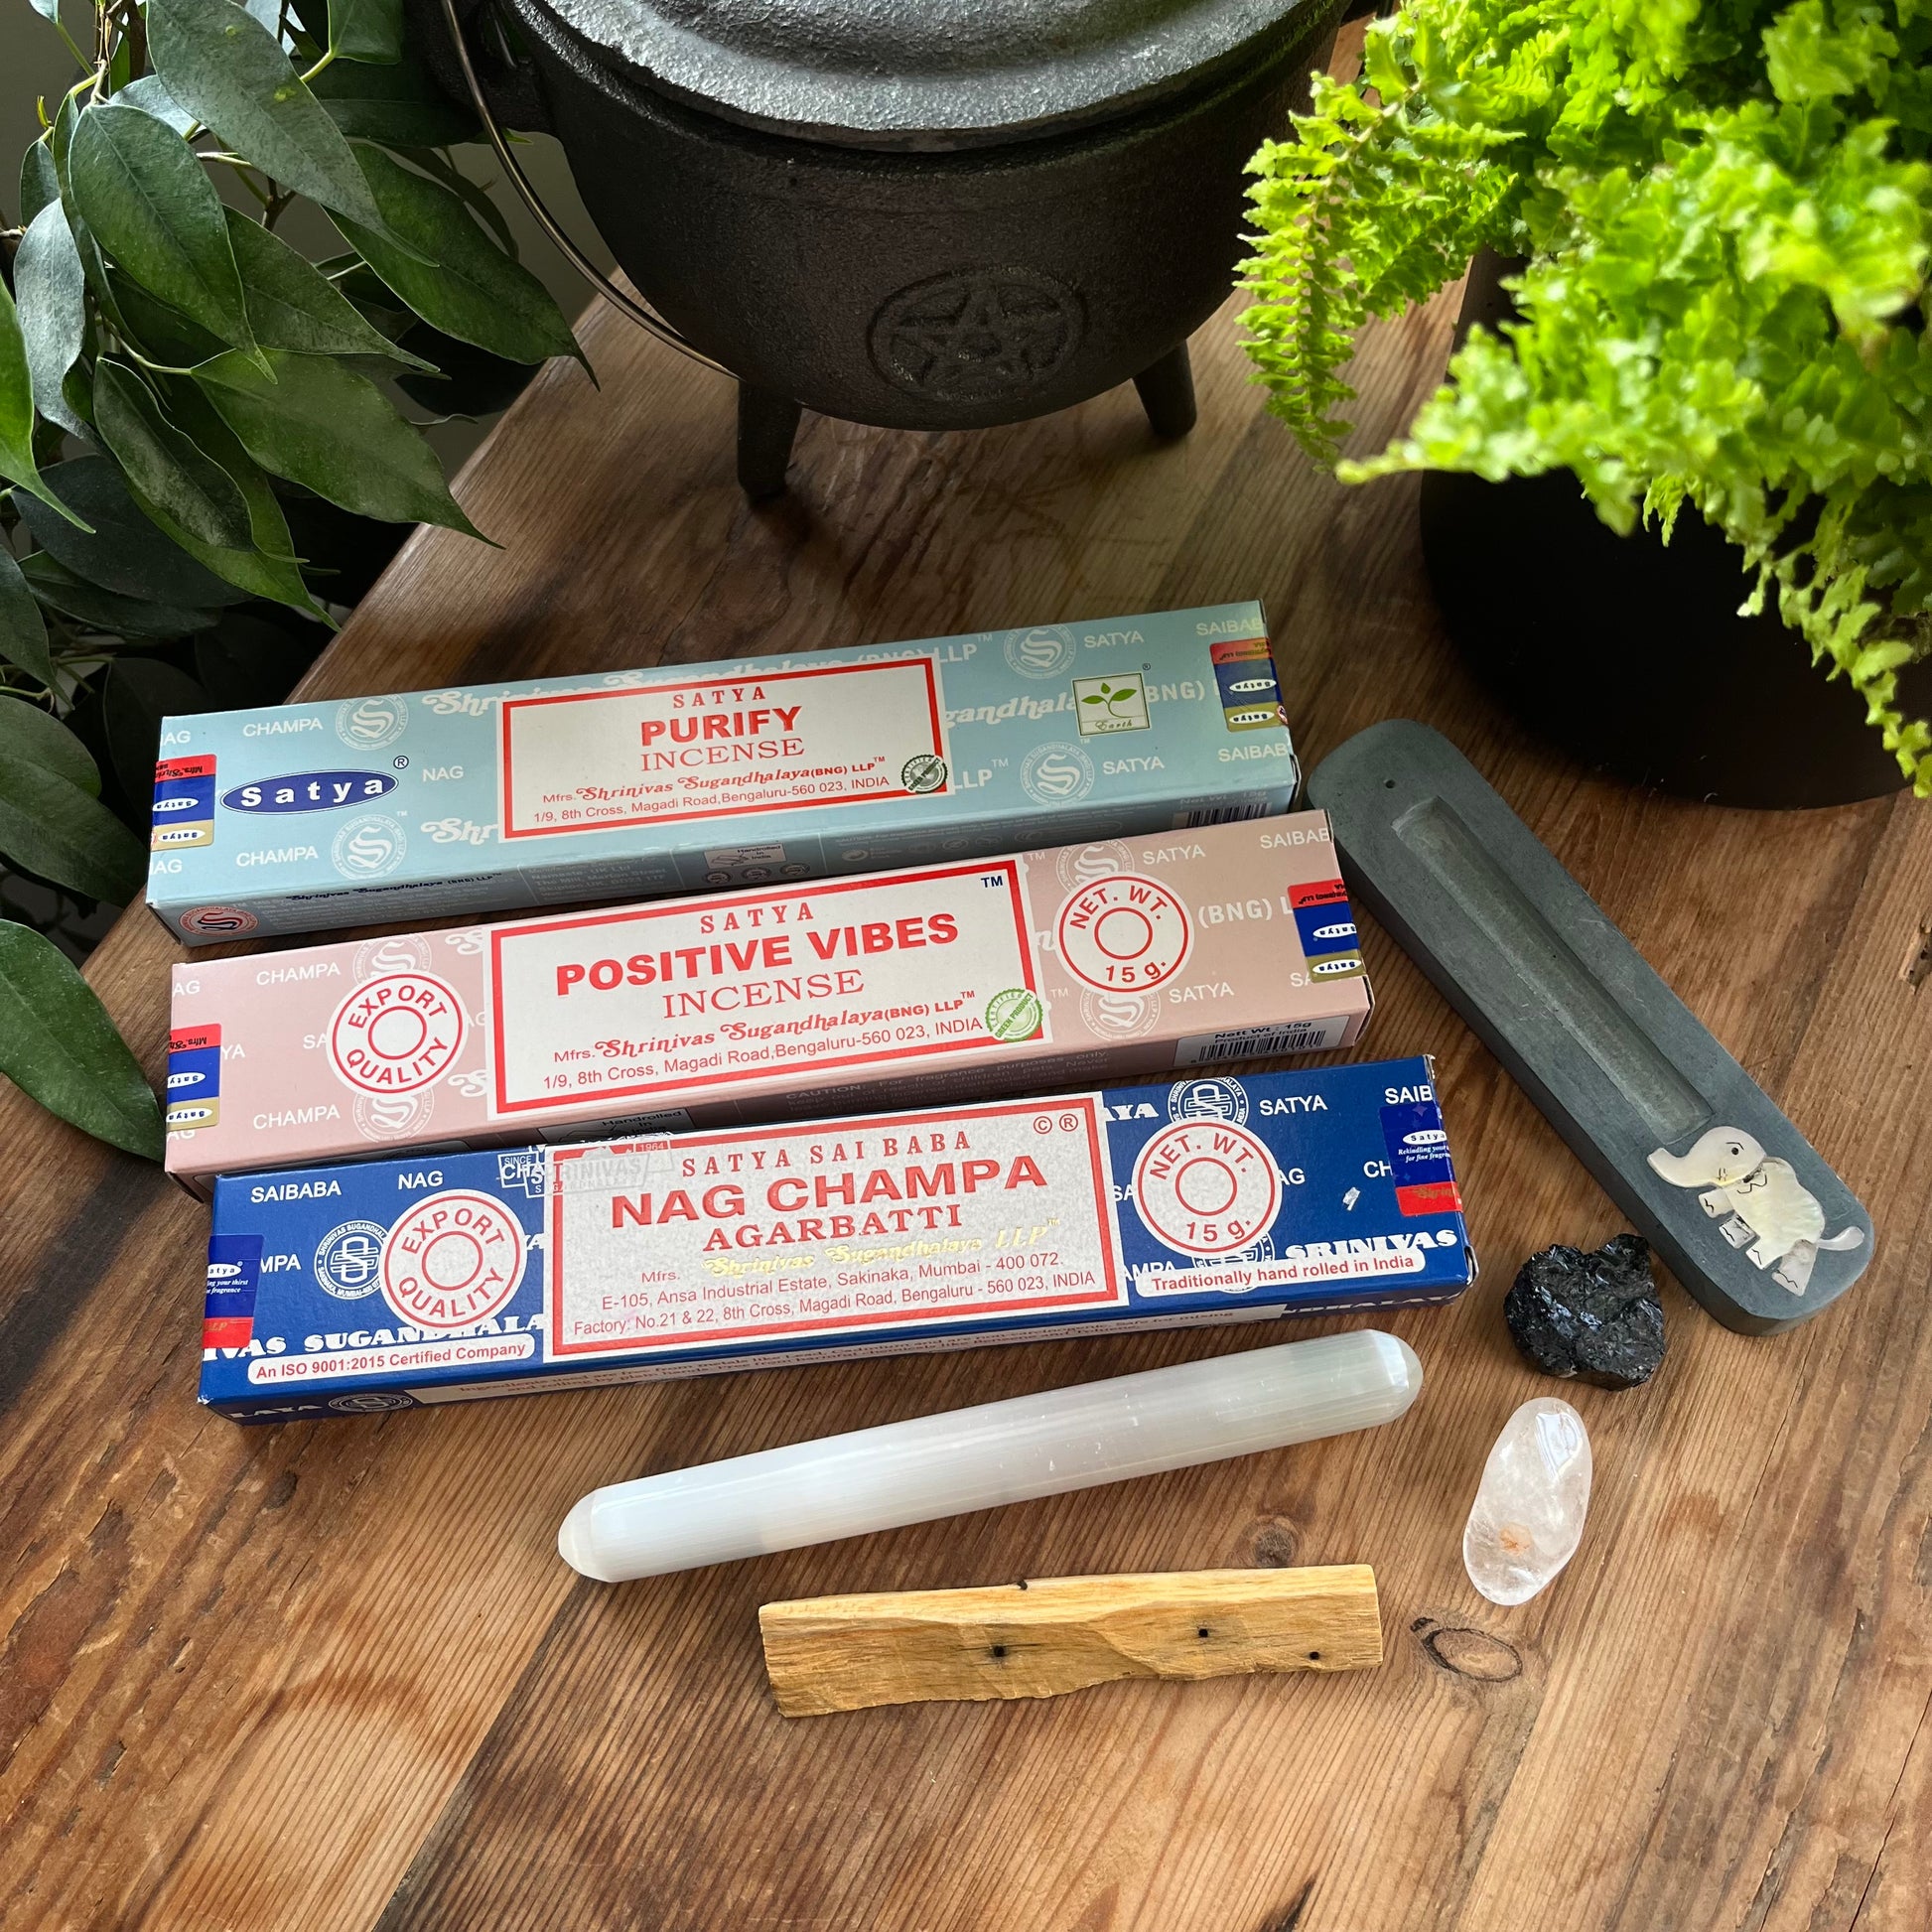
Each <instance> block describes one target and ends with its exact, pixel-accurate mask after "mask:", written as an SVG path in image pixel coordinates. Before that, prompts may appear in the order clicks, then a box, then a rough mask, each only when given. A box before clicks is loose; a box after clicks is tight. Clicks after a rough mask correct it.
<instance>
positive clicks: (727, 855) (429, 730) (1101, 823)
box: [148, 603, 1298, 945]
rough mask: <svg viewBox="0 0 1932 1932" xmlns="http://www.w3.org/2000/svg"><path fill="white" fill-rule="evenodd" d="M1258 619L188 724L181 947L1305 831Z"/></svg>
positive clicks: (1081, 632)
mask: <svg viewBox="0 0 1932 1932" xmlns="http://www.w3.org/2000/svg"><path fill="white" fill-rule="evenodd" d="M1297 784H1298V774H1297V770H1296V762H1295V756H1294V752H1293V749H1292V747H1291V745H1290V741H1289V735H1288V731H1287V729H1286V727H1285V724H1284V722H1283V717H1282V707H1281V692H1280V690H1279V688H1278V686H1277V683H1276V678H1275V666H1274V662H1273V659H1272V658H1271V657H1270V655H1269V649H1268V631H1267V625H1266V621H1265V620H1264V618H1263V616H1262V610H1261V606H1260V605H1259V604H1252V603H1250V604H1229V605H1221V606H1217V607H1215V608H1213V609H1208V610H1198V611H1173V612H1165V613H1161V614H1158V615H1152V616H1146V617H1132V618H1109V619H1104V620H1100V621H1095V622H1090V623H1069V624H1042V625H1036V626H1035V627H1034V628H1032V629H1028V630H1006V631H986V632H982V633H981V634H979V635H977V636H967V637H943V638H937V639H930V640H925V641H921V642H917V643H905V644H887V645H882V646H879V647H877V648H872V649H863V650H822V651H812V652H809V653H804V654H800V655H796V656H788V657H748V658H737V659H731V660H728V661H724V662H718V663H704V664H676V665H660V666H658V667H657V668H655V669H652V670H642V671H624V672H619V673H615V674H611V675H606V676H591V677H567V678H545V679H542V680H540V681H536V682H525V683H517V684H498V685H489V686H480V687H472V688H470V689H466V690H444V691H416V692H408V693H403V694H399V695H394V696H384V697H364V698H347V699H344V700H342V701H340V702H336V701H331V702H318V703H312V704H293V705H280V706H277V707H275V708H273V709H271V710H257V711H224V712H219V713H215V714H212V715H209V716H207V717H196V718H170V719H168V720H167V721H166V722H165V724H164V726H163V730H162V738H161V759H160V763H159V764H158V766H157V767H156V772H155V790H154V820H153V826H154V829H153V835H152V845H153V853H152V857H151V859H150V867H149V875H148V903H149V905H150V906H152V907H153V909H154V910H155V911H156V912H157V913H158V914H159V915H160V917H161V918H162V920H163V921H164V922H165V923H166V924H167V925H168V926H169V928H170V929H171V930H172V931H174V932H175V933H177V934H178V935H179V936H180V937H181V938H183V939H185V940H186V941H188V943H189V944H191V945H196V944H207V943H208V942H210V941H214V940H224V939H238V938H243V937H246V936H247V935H248V934H250V933H253V932H264V933H298V932H315V931H322V930H325V929H327V928H330V927H335V926H350V925H379V924H383V923H385V922H389V921H395V920H427V919H438V918H450V917H460V916H467V915H471V914H475V913H480V912H490V911H497V910H507V909H513V908H516V907H533V906H543V905H562V904H570V903H574V902H581V901H585V900H592V899H614V898H643V897H650V896H652V895H655V894H660V893H676V892H687V893H688V892H701V891H704V890H706V889H707V888H714V887H720V886H732V885H759V884H765V883H777V882H796V881H798V880H803V879H818V878H825V877H828V876H831V875H835V874H842V873H854V872H877V871H881V870H883V869H885V868H886V867H889V866H902V865H914V864H921V863H925V862H928V861H938V860H944V859H961V858H971V857H975V856H978V855H981V854H985V853H995V852H1016V851H1021V850H1024V849H1026V848H1027V847H1030V846H1038V845H1044V844H1046V843H1048V842H1051V843H1055V844H1069V843H1077V842H1078V841H1080V840H1084V839H1098V838H1116V837H1124V836H1133V835H1138V834H1143V833H1150V832H1161V831H1173V830H1184V829H1186V828H1189V827H1192V826H1196V825H1205V824H1215V823H1219V822H1220V821H1222V820H1226V819H1238V818H1246V817H1261V816H1264V815H1266V814H1270V813H1275V812H1282V811H1286V810H1287V809H1288V808H1289V806H1290V805H1292V804H1293V803H1294V800H1295V793H1296V790H1297Z"/></svg>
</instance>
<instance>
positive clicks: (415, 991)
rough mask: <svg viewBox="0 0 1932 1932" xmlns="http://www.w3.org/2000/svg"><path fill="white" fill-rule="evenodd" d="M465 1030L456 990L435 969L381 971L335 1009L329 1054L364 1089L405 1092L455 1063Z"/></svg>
mask: <svg viewBox="0 0 1932 1932" xmlns="http://www.w3.org/2000/svg"><path fill="white" fill-rule="evenodd" d="M466 1031H467V1027H466V1024H465V1021H464V1016H463V1007H462V1005H461V1003H460V1002H459V1001H458V999H457V996H456V992H455V990H454V989H453V988H452V987H451V986H449V985H448V984H447V983H446V982H445V981H443V980H440V979H438V978H437V977H436V975H435V974H434V973H384V974H383V975H382V976H381V977H380V978H378V979H372V980H365V981H364V982H363V983H362V984H361V985H360V986H358V987H357V988H356V989H355V991H354V992H353V993H351V994H350V995H349V996H348V998H347V999H345V1001H344V1002H343V1003H342V1005H341V1006H340V1007H338V1008H337V1009H336V1017H335V1018H334V1019H333V1020H332V1021H330V1023H329V1057H330V1060H331V1061H332V1062H333V1063H334V1065H335V1068H336V1072H337V1073H338V1074H339V1075H340V1076H341V1078H342V1079H343V1080H344V1081H345V1082H346V1083H347V1084H348V1085H349V1086H351V1087H355V1088H357V1089H359V1090H360V1091H361V1092H363V1093H371V1094H384V1095H387V1094H409V1093H414V1092H415V1091H416V1090H417V1089H418V1088H419V1087H427V1086H430V1085H432V1084H434V1083H435V1082H436V1081H437V1080H440V1079H441V1078H442V1077H443V1075H444V1074H446V1073H447V1072H448V1071H449V1070H450V1068H451V1067H452V1066H453V1065H455V1063H456V1058H457V1055H458V1054H459V1053H460V1052H462V1050H463V1038H464V1034H465V1033H466Z"/></svg>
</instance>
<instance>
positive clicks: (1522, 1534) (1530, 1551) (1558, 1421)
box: [1462, 1395, 1590, 1603]
mask: <svg viewBox="0 0 1932 1932" xmlns="http://www.w3.org/2000/svg"><path fill="white" fill-rule="evenodd" d="M1589 1474H1590V1461H1589V1432H1588V1431H1587V1430H1586V1429H1585V1428H1584V1419H1583V1417H1582V1416H1580V1415H1578V1413H1577V1412H1576V1410H1574V1409H1573V1408H1571V1406H1570V1405H1569V1403H1567V1402H1560V1401H1559V1400H1558V1399H1557V1398H1556V1397H1555V1396H1553V1395H1540V1396H1538V1397H1537V1398H1536V1400H1535V1401H1533V1402H1526V1403H1524V1404H1523V1406H1522V1407H1521V1408H1520V1409H1518V1410H1517V1412H1516V1413H1515V1414H1514V1415H1513V1416H1511V1417H1510V1419H1509V1421H1508V1422H1507V1423H1505V1424H1504V1425H1503V1433H1502V1434H1501V1435H1500V1436H1498V1437H1497V1438H1496V1446H1495V1448H1494V1449H1491V1450H1490V1451H1489V1459H1488V1461H1487V1462H1485V1463H1484V1464H1483V1465H1482V1483H1481V1486H1480V1487H1479V1488H1478V1489H1477V1490H1476V1499H1475V1503H1474V1506H1473V1507H1472V1508H1471V1509H1470V1511H1469V1522H1468V1527H1467V1528H1465V1529H1464V1530H1463V1532H1462V1566H1463V1568H1464V1569H1465V1570H1467V1571H1468V1573H1469V1581H1470V1583H1472V1584H1474V1585H1475V1587H1476V1588H1477V1589H1479V1590H1480V1591H1481V1592H1482V1593H1483V1595H1485V1596H1486V1597H1488V1599H1489V1600H1490V1602H1492V1603H1527V1602H1528V1601H1529V1599H1530V1598H1531V1597H1532V1596H1534V1595H1535V1594H1536V1593H1537V1591H1538V1590H1540V1589H1541V1588H1543V1587H1544V1586H1545V1585H1546V1584H1548V1583H1549V1581H1550V1579H1551V1578H1552V1577H1554V1576H1555V1575H1556V1574H1557V1572H1558V1571H1559V1570H1561V1569H1562V1568H1563V1566H1564V1565H1565V1564H1566V1563H1568V1562H1569V1561H1570V1559H1571V1558H1572V1557H1573V1556H1575V1555H1576V1553H1577V1545H1578V1543H1579V1542H1580V1541H1581V1540H1582V1538H1583V1534H1584V1518H1585V1516H1586V1515H1587V1513H1588V1510H1589Z"/></svg>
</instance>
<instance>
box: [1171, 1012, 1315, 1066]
mask: <svg viewBox="0 0 1932 1932" xmlns="http://www.w3.org/2000/svg"><path fill="white" fill-rule="evenodd" d="M1347 1031H1348V1021H1347V1019H1346V1018H1345V1017H1338V1018H1336V1019H1333V1020H1316V1021H1311V1022H1309V1023H1307V1024H1305V1025H1302V1026H1296V1027H1237V1028H1235V1029H1234V1030H1233V1031H1232V1032H1230V1033H1225V1034H1195V1035H1193V1036H1192V1037H1191V1038H1188V1039H1183V1040H1182V1041H1181V1042H1180V1045H1179V1047H1178V1048H1177V1049H1176V1051H1175V1053H1174V1056H1173V1063H1174V1065H1175V1066H1215V1065H1218V1064H1220V1063H1221V1062H1222V1061H1224V1060H1265V1059H1272V1058H1273V1057H1274V1056H1275V1055H1276V1054H1278V1053H1318V1052H1320V1051H1322V1050H1323V1049H1324V1048H1325V1047H1329V1046H1339V1045H1340V1044H1341V1043H1342V1035H1344V1034H1345V1033H1347Z"/></svg>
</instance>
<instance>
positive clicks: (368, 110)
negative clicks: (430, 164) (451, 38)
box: [309, 53, 482, 148]
mask: <svg viewBox="0 0 1932 1932" xmlns="http://www.w3.org/2000/svg"><path fill="white" fill-rule="evenodd" d="M309 89H310V91H311V92H312V93H313V94H314V95H315V97H316V98H317V99H318V100H319V101H321V102H322V104H323V106H324V107H325V108H326V109H327V110H328V113H329V118H330V119H331V120H333V121H334V122H335V123H336V125H337V126H338V127H339V128H341V129H342V131H343V132H344V133H345V134H347V135H361V136H362V137H363V138H364V139H366V140H370V141H380V142H381V143H382V145H383V146H384V147H386V148H447V147H449V146H450V145H451V144H452V143H454V142H458V141H475V140H477V139H478V138H479V137H480V135H481V132H482V130H481V129H480V127H479V126H478V124H477V117H476V116H475V115H474V114H472V113H471V112H470V111H469V110H468V109H467V108H463V107H459V106H458V105H457V104H456V102H455V101H453V100H452V99H451V98H450V97H449V95H448V94H446V93H445V92H444V91H443V89H442V88H441V87H439V86H438V85H437V84H436V80H435V76H434V75H432V74H431V72H430V71H429V69H427V68H426V67H424V66H423V64H422V63H421V62H420V61H418V60H417V59H415V58H414V57H413V56H412V55H409V54H407V53H405V54H404V56H403V58H402V60H401V61H399V62H398V63H397V64H396V65H395V66H394V67H379V68H378V67H363V66H360V65H357V64H356V63H353V62H346V61H338V62H336V63H335V64H334V65H333V66H331V67H326V68H324V69H323V70H322V71H321V72H320V73H319V74H317V75H316V77H315V78H314V79H313V80H311V81H310V82H309Z"/></svg>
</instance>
